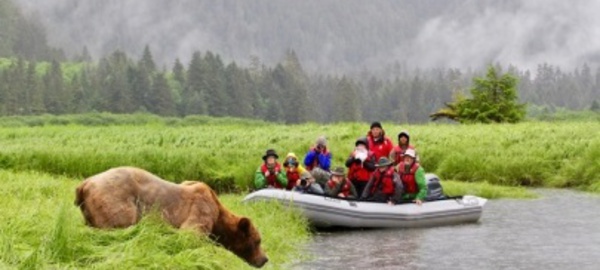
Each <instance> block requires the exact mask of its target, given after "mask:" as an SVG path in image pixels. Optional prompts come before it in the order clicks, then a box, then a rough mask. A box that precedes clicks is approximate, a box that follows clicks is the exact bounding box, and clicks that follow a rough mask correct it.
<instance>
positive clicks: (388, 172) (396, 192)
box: [360, 157, 402, 205]
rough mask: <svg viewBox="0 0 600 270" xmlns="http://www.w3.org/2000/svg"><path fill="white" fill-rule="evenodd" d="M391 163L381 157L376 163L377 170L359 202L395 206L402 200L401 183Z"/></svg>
mask: <svg viewBox="0 0 600 270" xmlns="http://www.w3.org/2000/svg"><path fill="white" fill-rule="evenodd" d="M392 165H393V162H392V161H391V160H389V159H388V158H386V157H382V158H381V159H379V162H377V165H375V167H376V168H377V169H376V170H375V172H373V174H371V179H369V182H368V183H367V186H366V187H365V190H364V191H363V193H362V195H361V196H360V199H361V200H366V201H376V202H386V203H388V204H390V205H393V204H397V203H399V202H400V200H401V199H402V183H401V182H400V177H399V176H398V174H397V173H396V170H395V168H394V166H392Z"/></svg>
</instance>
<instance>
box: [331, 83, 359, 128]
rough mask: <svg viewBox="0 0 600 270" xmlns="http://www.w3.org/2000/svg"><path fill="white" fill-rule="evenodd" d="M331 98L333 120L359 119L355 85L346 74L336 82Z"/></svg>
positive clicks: (351, 120) (353, 120)
mask: <svg viewBox="0 0 600 270" xmlns="http://www.w3.org/2000/svg"><path fill="white" fill-rule="evenodd" d="M333 100H334V104H333V107H334V111H333V115H334V118H333V119H335V121H341V122H356V121H360V120H361V115H360V103H359V100H358V89H357V86H356V85H355V84H354V82H352V81H351V80H349V79H348V78H346V76H344V77H342V79H341V80H340V81H339V82H338V84H337V86H336V88H335V97H334V99H333Z"/></svg>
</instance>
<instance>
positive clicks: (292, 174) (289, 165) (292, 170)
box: [283, 153, 306, 190]
mask: <svg viewBox="0 0 600 270" xmlns="http://www.w3.org/2000/svg"><path fill="white" fill-rule="evenodd" d="M283 167H284V168H285V173H286V177H287V179H288V183H287V186H286V188H285V189H287V190H292V189H293V188H294V187H295V186H296V182H298V180H300V176H301V175H302V173H304V172H305V171H306V169H304V167H302V165H300V164H299V163H298V157H296V154H294V153H288V154H287V156H286V157H285V161H284V162H283Z"/></svg>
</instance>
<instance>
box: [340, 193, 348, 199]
mask: <svg viewBox="0 0 600 270" xmlns="http://www.w3.org/2000/svg"><path fill="white" fill-rule="evenodd" d="M338 197H340V198H346V196H344V193H340V194H338Z"/></svg>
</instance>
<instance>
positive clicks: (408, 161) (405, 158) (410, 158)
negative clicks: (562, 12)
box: [404, 156, 415, 164]
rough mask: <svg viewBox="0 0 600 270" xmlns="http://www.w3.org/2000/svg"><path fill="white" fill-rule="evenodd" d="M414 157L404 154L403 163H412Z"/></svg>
mask: <svg viewBox="0 0 600 270" xmlns="http://www.w3.org/2000/svg"><path fill="white" fill-rule="evenodd" d="M414 160H415V159H414V158H413V157H411V156H404V163H406V164H412V163H413V161H414Z"/></svg>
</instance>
